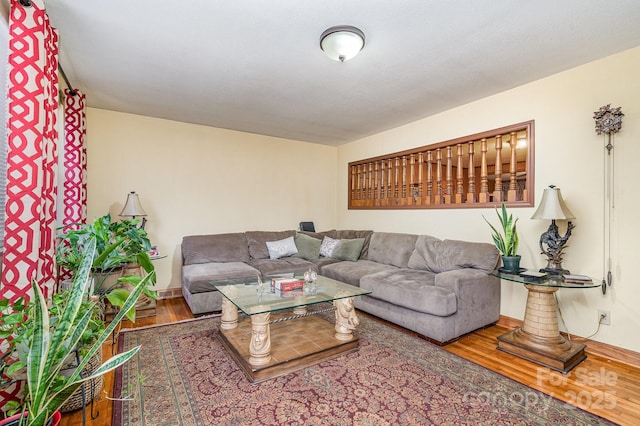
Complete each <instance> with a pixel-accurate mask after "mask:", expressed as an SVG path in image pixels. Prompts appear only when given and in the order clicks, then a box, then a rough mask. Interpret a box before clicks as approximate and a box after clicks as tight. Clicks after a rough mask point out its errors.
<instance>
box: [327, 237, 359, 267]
mask: <svg viewBox="0 0 640 426" xmlns="http://www.w3.org/2000/svg"><path fill="white" fill-rule="evenodd" d="M363 245H364V238H354V239H353V240H348V239H344V240H338V245H337V246H336V248H335V249H333V253H331V257H332V258H334V259H339V260H348V261H351V262H355V261H356V260H358V259H359V258H360V253H361V252H362V246H363Z"/></svg>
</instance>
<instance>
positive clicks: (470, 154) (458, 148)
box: [348, 120, 535, 209]
mask: <svg viewBox="0 0 640 426" xmlns="http://www.w3.org/2000/svg"><path fill="white" fill-rule="evenodd" d="M534 152H535V151H534V121H533V120H531V121H527V122H525V123H519V124H514V125H512V126H507V127H502V128H500V129H494V130H489V131H487V132H482V133H478V134H475V135H470V136H465V137H462V138H458V139H454V140H450V141H445V142H440V143H436V144H433V145H427V146H422V147H419V148H414V149H410V150H406V151H402V152H397V153H393V154H389V155H382V156H379V157H375V158H368V159H365V160H360V161H354V162H351V163H349V166H348V167H349V173H348V176H349V185H348V187H349V195H348V197H349V209H407V208H421V209H430V208H471V207H492V206H495V205H499V204H501V203H503V202H504V203H505V204H507V205H509V206H523V207H524V206H528V207H530V206H533V194H534V186H533V183H534V176H533V170H534V167H533V166H534ZM505 161H506V162H505Z"/></svg>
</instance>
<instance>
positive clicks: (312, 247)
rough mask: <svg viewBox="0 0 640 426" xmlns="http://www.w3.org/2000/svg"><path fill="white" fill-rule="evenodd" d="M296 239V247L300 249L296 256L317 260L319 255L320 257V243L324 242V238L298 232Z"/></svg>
mask: <svg viewBox="0 0 640 426" xmlns="http://www.w3.org/2000/svg"><path fill="white" fill-rule="evenodd" d="M294 241H295V243H296V249H297V250H298V252H297V253H296V254H294V256H296V257H301V258H303V259H306V260H317V259H318V257H320V244H322V240H320V239H318V238H314V237H310V236H309V235H307V234H303V233H301V232H298V233H296V235H295V237H294Z"/></svg>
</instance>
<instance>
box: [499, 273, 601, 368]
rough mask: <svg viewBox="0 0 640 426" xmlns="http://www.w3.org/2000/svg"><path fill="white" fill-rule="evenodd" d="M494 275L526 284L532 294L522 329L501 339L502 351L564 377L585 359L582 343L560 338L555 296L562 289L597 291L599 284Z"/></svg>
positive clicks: (556, 276)
mask: <svg viewBox="0 0 640 426" xmlns="http://www.w3.org/2000/svg"><path fill="white" fill-rule="evenodd" d="M492 275H494V276H496V277H498V278H501V279H503V280H506V281H510V282H514V283H519V284H523V285H524V286H525V287H526V288H527V290H528V291H529V292H528V295H527V306H526V309H525V314H524V322H523V324H522V326H521V327H518V328H516V329H515V330H513V331H510V332H508V333H506V334H503V335H502V336H498V349H499V350H501V351H504V352H507V353H510V354H512V355H516V356H519V357H521V358H525V359H527V360H529V361H532V362H535V363H537V364H540V365H544V366H545V367H549V368H551V369H553V370H557V371H560V372H563V373H566V372H568V371H570V370H571V369H572V368H574V367H575V366H576V365H578V364H579V363H580V362H582V361H583V360H584V359H585V358H586V355H585V353H584V349H585V347H586V346H585V345H584V344H583V343H578V342H574V341H570V340H567V339H565V338H564V337H563V336H562V335H561V334H560V330H559V327H558V304H557V302H556V298H555V292H556V291H558V290H559V289H586V288H596V287H600V284H595V283H593V282H588V283H584V284H581V283H565V282H564V281H563V280H562V277H561V276H558V275H547V276H546V277H544V278H530V277H524V276H522V275H519V274H511V273H505V272H501V271H499V270H495V271H493V272H492Z"/></svg>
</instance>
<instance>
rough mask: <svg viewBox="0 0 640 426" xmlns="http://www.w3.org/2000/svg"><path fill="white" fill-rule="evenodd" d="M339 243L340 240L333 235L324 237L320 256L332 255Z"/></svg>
mask: <svg viewBox="0 0 640 426" xmlns="http://www.w3.org/2000/svg"><path fill="white" fill-rule="evenodd" d="M337 245H338V240H336V239H334V238H331V237H324V238H323V239H322V244H320V256H323V257H331V255H332V254H333V250H335V248H336V246H337Z"/></svg>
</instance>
